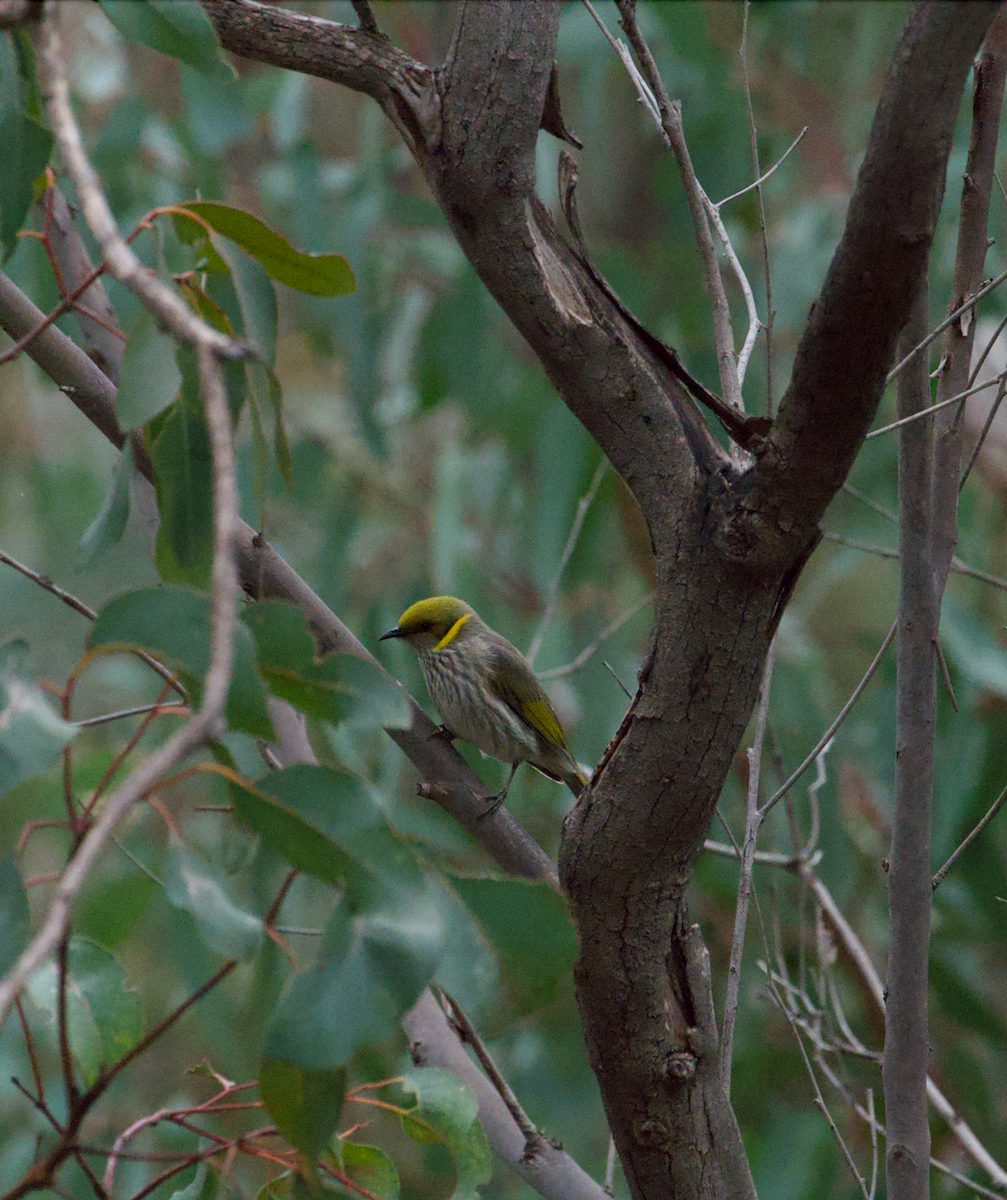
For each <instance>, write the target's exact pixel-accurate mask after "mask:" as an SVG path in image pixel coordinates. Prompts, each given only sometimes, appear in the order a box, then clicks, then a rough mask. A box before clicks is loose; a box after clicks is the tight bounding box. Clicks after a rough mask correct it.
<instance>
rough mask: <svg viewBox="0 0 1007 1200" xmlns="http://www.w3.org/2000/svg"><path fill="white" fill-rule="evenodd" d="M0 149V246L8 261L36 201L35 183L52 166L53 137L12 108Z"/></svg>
mask: <svg viewBox="0 0 1007 1200" xmlns="http://www.w3.org/2000/svg"><path fill="white" fill-rule="evenodd" d="M0 146H2V147H3V154H4V163H3V170H2V171H0V246H2V248H3V261H4V262H6V261H7V259H9V258H10V256H11V255H12V254H13V253H14V251H15V249H16V248H17V243H18V236H17V235H18V233H19V232H20V231H21V228H22V226H23V225H24V222H25V217H26V216H27V215H28V209H29V208H31V205H32V201H33V200H34V199H35V191H34V184H35V180H36V179H38V177H39V175H41V174H42V172H43V171H44V170H45V169H46V167H47V166H48V164H49V156H50V155H51V154H52V134H51V133H50V132H49V130H48V129H43V127H42V126H41V125H39V124H37V123H36V122H35V121H33V120H32V119H31V118H30V117H27V116H25V114H24V113H22V112H20V111H19V110H18V109H17V108H15V107H13V106H10V107H8V108H7V110H6V112H4V113H3V114H2V115H0Z"/></svg>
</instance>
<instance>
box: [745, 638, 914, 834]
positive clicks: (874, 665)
mask: <svg viewBox="0 0 1007 1200" xmlns="http://www.w3.org/2000/svg"><path fill="white" fill-rule="evenodd" d="M895 630H896V626H895V625H892V627H891V629H889V631H888V634H887V636H886V637H885V640H884V641H883V642H882V643H881V647H880V649H879V650H878V652H877V654H875V656H874V658H873V660H872V661H871V665H870V666H869V667H868V668H867V670H866V671H865V672H864V677H863V678H862V679H861V680H860V682H859V683H858V684H857V686H856V687H855V688H854V689H853V693H852V695H851V696H850V698H849V700H847V701H846V703H845V704H844V705H843V707H842V708H841V709H840V710H839V713H838V715H837V716H836V719H835V720H834V721H833V722H832V724H831V725H830V726H829V727H828V729H826V731H825V732H824V733H823V734H822V736H821V737H820V738H819V739H818V742H817V743H816V744H815V748H814V750H812V751H811V753H810V754H809V755H808V756H807V758H805V759H804V761H803V762H802V763H801V765H800V766H799V767H798V768H797V770H796V771H794V772H793V774H792V775H791V776H790V778H789V779H787V780H786V782H785V783H783V784H781V785H780V787H779V788H777V790H776V791H775V792H774V793H773V794H772V796H770V797H769V799H768V800H767V801H766V803H765V804H764V805H763V806H762V809H761V810H760V811H761V812H762V813H763V814H765V813H768V812H769V810H770V809H771V808H772V807H773V805H774V804H776V803H777V802H778V801H779V800H781V799H782V798H783V797H784V796H785V795H786V794H787V792H789V791H790V789H791V788H792V787H793V786H794V784H795V783H796V782H797V781H798V779H800V778H801V776H802V775H803V774H804V772H805V771H806V770H807V769H808V767H810V766H811V764H812V763H813V762H814V761H815V759H816V758H817V757H818V756H819V754H821V752H822V749H823V748H824V747H825V745H826V744H827V743H828V742H830V741H831V740H832V737H833V735H834V734H835V732H836V730H837V729H838V728H839V726H840V725H842V723H843V722H844V721H845V720H846V718H847V717H848V716H849V714H850V711H851V710H852V708H853V706H854V705H855V704H856V702H857V701H858V700H859V699H860V697H861V696H862V695H863V692H864V688H866V687H867V685H868V684H869V683H870V682H871V680H872V679H873V678H874V672H875V671H876V670H877V669H878V667H879V666H880V665H881V660H882V658H884V656H885V651H886V650H887V649H888V647H889V646H890V645H891V644H892V642H893V641H894V639H895Z"/></svg>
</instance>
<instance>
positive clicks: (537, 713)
mask: <svg viewBox="0 0 1007 1200" xmlns="http://www.w3.org/2000/svg"><path fill="white" fill-rule="evenodd" d="M512 653H513V651H512ZM491 671H492V678H493V684H494V689H495V691H496V693H497V695H498V696H499V697H500V698H501V699H502V700H503V702H504V703H505V704H506V705H507V707H508V708H509V709H511V711H512V712H514V713H515V714H516V715H517V716H518V717H519V718H520V719H521V720H522V721H524V723H525V724H526V725H530V726H531V728H532V729H534V730H535V732H536V733H537V734H538V736H539V737H540V738H542V739H543V740H544V741H546V742H547V743H548V744H549V745H551V746H561V747H562V748H563V749H564V750H565V749H566V739H565V738H564V736H563V727H562V726H561V725H560V723H559V720H558V718H557V716H556V714H555V713H554V712H553V711H552V705H551V704H550V703H549V697H548V696H547V695H546V694H545V692H544V691H543V689H542V685H541V684H540V683H539V681H538V680H537V679H536V678H535V676H534V674H533V673H532V670H531V668H530V667H529V666H527V665H526V664H525V663H521V664H520V665H518V664H516V663H513V662H512V661H511V660H510V657H509V655H508V654H506V653H505V652H503V651H500V650H498V651H497V652H496V653H495V655H494V659H493V666H492V668H491Z"/></svg>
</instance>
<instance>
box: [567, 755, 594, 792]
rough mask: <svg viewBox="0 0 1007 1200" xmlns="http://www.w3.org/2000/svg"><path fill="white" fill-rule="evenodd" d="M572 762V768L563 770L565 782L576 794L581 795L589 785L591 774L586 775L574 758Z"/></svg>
mask: <svg viewBox="0 0 1007 1200" xmlns="http://www.w3.org/2000/svg"><path fill="white" fill-rule="evenodd" d="M571 762H572V764H573V765H572V767H571V769H570V770H568V771H564V772H563V782H564V783H565V784H566V786H567V787H568V788H569V789H570V791H571V792H573V794H574V795H575V796H579V795H580V794H581V792H582V791H583V790H584V789H585V788H586V787H587V785H588V782H589V779H590V776H589V775H585V774H584V772H583V770H582V769H581V768H580V766H578V764H577V763H575V762H573V760H572V759H571Z"/></svg>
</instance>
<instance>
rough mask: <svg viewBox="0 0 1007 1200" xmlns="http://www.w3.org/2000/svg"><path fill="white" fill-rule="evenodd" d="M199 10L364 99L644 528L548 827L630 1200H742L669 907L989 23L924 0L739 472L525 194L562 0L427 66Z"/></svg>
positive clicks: (739, 724)
mask: <svg viewBox="0 0 1007 1200" xmlns="http://www.w3.org/2000/svg"><path fill="white" fill-rule="evenodd" d="M203 2H204V5H205V7H206V9H207V11H208V12H209V13H210V15H211V16H212V18H213V20H214V22H215V24H216V26H217V29H218V31H219V33H220V36H221V39H222V41H223V43H224V45H225V47H227V48H228V49H229V50H231V51H233V52H234V53H237V54H242V55H246V56H248V57H251V58H256V59H260V60H262V61H266V62H271V63H274V64H277V65H280V66H284V67H289V68H292V69H295V70H302V71H308V72H310V73H312V74H316V75H320V76H323V77H325V78H328V79H332V80H334V81H336V82H340V83H343V84H345V85H347V86H349V87H353V88H356V89H357V90H360V91H363V92H366V93H367V94H369V95H371V96H372V97H373V98H374V99H375V100H377V101H378V103H379V104H381V106H382V108H383V110H384V111H385V112H386V114H387V115H388V116H389V118H390V119H391V120H392V122H393V123H394V125H395V126H396V128H397V129H398V130H399V132H400V133H401V135H402V136H403V138H404V140H405V141H406V143H407V145H408V146H409V147H410V149H411V150H412V152H413V154H414V155H415V157H416V159H417V161H418V162H419V164H420V165H421V167H422V169H423V170H424V173H425V175H426V178H427V180H428V181H429V183H430V186H431V188H432V189H433V191H434V194H435V196H436V198H437V200H438V201H439V203H440V204H441V206H442V208H443V210H444V212H445V213H446V215H447V217H448V220H449V221H450V223H451V227H452V229H453V230H454V232H455V234H456V235H457V238H458V241H459V243H460V244H461V246H462V248H463V250H464V251H465V253H466V254H467V255H468V257H469V259H470V260H471V262H472V264H473V266H474V267H475V269H476V270H477V271H478V273H479V275H480V277H481V278H482V280H483V281H484V283H485V284H486V286H487V287H488V288H489V290H490V291H491V292H492V293H493V295H494V296H495V297H496V299H497V300H498V301H499V303H500V304H501V306H502V307H503V309H504V310H505V312H506V313H507V314H508V316H509V317H510V319H511V320H512V321H513V322H514V324H515V325H516V326H517V328H518V329H519V330H520V331H521V333H522V334H523V335H524V337H525V338H526V339H527V341H528V343H529V345H530V346H531V347H532V349H533V350H534V352H535V353H536V354H537V355H538V357H539V359H540V361H541V362H542V365H543V367H544V369H545V370H546V372H547V373H548V375H549V377H550V379H551V380H552V382H553V383H554V385H555V386H556V388H557V390H558V392H559V393H560V395H561V396H562V398H563V400H564V401H565V402H566V403H567V404H568V405H569V407H570V409H571V410H572V411H573V412H574V413H575V414H576V415H577V417H579V419H580V420H581V421H582V422H583V424H584V425H585V426H586V428H587V429H588V430H589V431H590V432H591V433H592V435H593V436H594V437H595V438H596V439H597V441H598V443H599V445H600V446H601V448H602V449H603V451H604V452H605V454H606V455H607V456H608V458H609V459H610V461H611V462H612V464H613V465H614V466H615V467H616V469H617V470H618V471H619V473H620V474H621V475H622V477H623V478H624V479H625V481H626V483H627V484H628V485H629V487H630V488H631V490H632V491H633V494H634V495H635V497H636V499H637V501H638V502H639V504H640V507H641V509H642V511H643V513H644V515H645V517H646V519H647V521H648V523H649V526H650V532H651V536H652V539H653V544H654V550H655V554H656V560H657V581H658V599H657V603H656V614H655V625H654V634H653V643H652V647H651V650H650V654H649V656H648V658H647V661H646V664H645V667H644V669H643V671H642V672H641V676H640V681H639V689H638V691H637V694H636V696H635V698H634V700H633V702H632V704H631V706H630V709H629V711H628V713H627V714H626V718H625V720H624V721H623V723H622V725H621V727H620V728H619V730H618V731H617V733H616V734H615V737H614V738H613V740H612V743H611V745H610V747H609V749H608V751H607V752H606V755H605V757H604V760H603V762H602V763H601V764H600V766H599V768H598V770H597V772H596V774H595V777H594V781H593V783H592V786H591V787H590V788H589V789H588V790H587V791H586V792H585V794H584V795H583V796H582V797H581V800H580V802H579V803H578V805H577V807H576V809H575V810H574V812H573V813H572V814H571V816H570V819H569V820H568V822H567V825H566V828H565V831H564V839H563V851H562V861H561V872H562V879H563V883H564V886H565V888H566V890H567V892H568V894H569V896H570V900H571V904H572V908H573V913H574V916H575V919H576V921H577V925H578V929H579V931H580V937H581V945H582V952H581V958H580V963H579V966H578V970H577V989H578V997H579V1002H580V1006H581V1011H582V1014H583V1020H584V1030H585V1037H586V1040H587V1045H588V1053H589V1055H590V1057H591V1062H592V1064H593V1066H594V1068H595V1071H596V1073H597V1076H598V1080H599V1083H600V1086H601V1091H602V1095H603V1098H604V1101H605V1106H606V1110H607V1113H608V1117H609V1121H610V1123H611V1128H612V1132H613V1135H614V1137H615V1140H616V1144H617V1146H618V1150H619V1154H620V1156H621V1158H622V1162H623V1164H624V1167H625V1171H626V1175H627V1178H628V1180H629V1183H630V1187H631V1188H632V1191H633V1194H634V1195H635V1196H637V1197H645V1198H647V1200H651V1198H653V1200H656V1198H657V1197H661V1198H662V1200H663V1198H664V1197H667V1196H670V1195H674V1196H676V1197H731V1198H732V1200H734V1198H737V1197H744V1196H750V1195H753V1194H754V1191H753V1187H752V1183H751V1177H750V1174H749V1172H748V1168H747V1164H746V1161H745V1157H744V1153H743V1149H742V1146H741V1140H740V1137H739V1134H738V1130H737V1126H736V1123H735V1121H734V1116H733V1113H732V1111H731V1108H730V1105H729V1103H728V1101H727V1099H726V1097H725V1096H724V1094H723V1090H722V1088H721V1086H720V1082H719V1076H718V1074H717V1070H716V1053H715V1044H714V1032H713V1021H712V1010H711V1005H710V996H709V980H708V973H707V971H706V969H705V959H704V954H703V951H702V947H701V945H699V944H698V939H697V937H696V935H695V934H694V933H692V932H690V931H689V927H688V923H687V920H686V917H685V913H684V909H683V895H684V891H685V888H686V885H687V883H688V881H689V878H690V875H691V872H692V867H693V863H694V861H695V858H696V855H697V853H698V851H699V847H700V845H701V842H702V838H703V835H704V832H705V830H706V826H707V824H708V822H709V820H710V817H711V815H712V812H713V807H714V805H715V803H716V800H717V797H718V794H719V792H720V788H721V785H722V783H723V781H724V778H725V776H726V774H727V771H728V769H729V767H730V764H731V762H732V759H733V755H734V753H735V750H736V748H737V745H738V742H739V740H740V738H741V736H742V733H743V731H744V728H745V725H746V723H747V721H748V717H749V714H750V711H751V708H752V705H753V703H754V700H755V697H756V693H757V689H758V684H759V679H760V675H761V672H762V667H763V662H764V658H765V654H766V650H767V647H768V645H769V641H770V638H771V636H772V632H773V630H774V628H775V624H776V621H777V620H778V618H779V615H780V612H781V611H782V607H783V606H784V605H785V603H786V600H787V597H788V596H789V594H790V590H791V589H792V587H793V584H794V582H795V580H796V577H797V575H798V574H799V572H800V569H801V567H802V566H803V564H804V562H805V561H806V560H807V557H808V555H809V554H810V553H811V551H812V550H813V548H814V546H815V544H816V542H817V539H818V529H817V526H818V521H819V519H820V517H821V516H822V514H823V512H824V510H825V508H826V506H827V505H828V503H829V501H830V500H831V498H832V497H833V495H834V494H835V492H836V490H837V489H838V488H839V486H840V485H841V483H842V482H843V480H844V478H845V476H846V473H847V471H848V469H849V467H850V464H851V462H852V461H853V458H854V456H855V454H856V452H857V450H858V448H859V446H860V444H861V442H862V440H863V436H864V434H865V433H866V431H867V428H868V426H869V424H870V422H871V419H872V417H873V415H874V413H875V410H876V407H877V404H878V401H879V399H880V396H881V392H882V389H883V385H884V376H885V372H886V370H887V369H888V368H889V367H890V365H891V361H892V356H893V352H894V348H895V346H896V341H897V338H898V336H899V332H900V330H901V329H902V327H903V326H904V324H905V322H906V319H907V316H908V313H909V307H910V304H911V302H912V298H913V296H914V295H915V294H916V291H917V288H918V284H919V281H920V279H921V277H922V275H923V272H924V269H925V264H926V260H927V255H928V252H929V248H930V243H931V240H932V237H933V232H934V228H935V223H936V219H937V214H938V211H939V209H940V204H941V199H942V196H943V191H944V178H945V170H946V165H947V156H948V152H949V149H950V145H951V137H952V132H953V129H954V124H955V119H956V116H957V113H958V108H959V103H960V99H961V94H962V90H963V87H964V83H965V79H966V76H967V74H968V70H969V67H970V66H971V63H972V59H973V56H974V55H975V53H976V51H977V50H978V48H979V45H980V43H981V42H982V39H983V36H984V33H985V30H986V28H987V26H988V24H989V22H990V20H991V19H992V17H993V14H994V12H995V11H996V7H997V6H996V4H994V3H965V4H947V3H932V4H926V5H923V6H921V7H919V8H916V9H914V10H913V13H912V15H911V16H910V19H909V21H908V23H907V26H906V29H905V31H904V33H903V36H902V38H901V40H900V43H899V46H898V48H897V50H896V52H895V56H894V60H893V63H892V67H891V69H890V71H889V74H888V77H887V79H886V82H885V85H884V89H883V93H882V97H881V101H880V103H879V106H878V111H877V114H876V117H875V121H874V126H873V128H872V131H871V136H870V140H869V144H868V146H867V151H866V156H865V158H864V161H863V165H862V167H861V170H860V174H859V176H858V180H857V184H856V189H855V192H854V195H853V197H852V199H851V202H850V208H849V213H848V217H847V222H846V228H845V230H844V233H843V237H842V240H841V242H840V245H839V247H838V248H837V250H836V253H835V256H834V258H833V262H832V265H831V267H830V269H829V273H828V277H827V279H826V282H825V285H824V287H823V289H822V293H821V295H820V297H819V299H818V301H817V302H816V304H815V306H814V308H813V310H812V313H811V316H810V319H809V322H808V326H807V329H806V331H805V334H804V336H803V338H802V340H801V343H800V347H799V350H798V355H797V360H796V363H795V367H794V373H793V378H792V380H791V383H790V386H789V388H788V389H787V392H786V394H785V396H784V398H783V402H782V404H781V407H780V411H779V414H778V415H777V417H776V419H775V421H774V422H773V425H772V429H771V430H770V431H769V433H768V436H766V437H765V439H764V440H763V441H761V442H760V443H758V444H757V445H756V446H755V447H754V451H755V452H754V453H753V454H752V455H751V456H750V457H749V459H748V460H747V461H746V462H745V463H743V465H742V466H741V467H738V466H735V465H734V464H732V462H731V461H730V459H729V457H728V456H727V455H726V454H725V453H724V452H723V450H722V449H721V448H720V447H719V446H718V444H717V442H716V440H715V439H714V437H713V436H712V434H711V433H710V432H709V429H708V426H707V424H706V421H705V419H704V418H703V417H701V416H700V414H699V411H698V409H697V408H696V407H695V405H694V403H693V401H692V400H691V399H690V397H689V394H688V392H687V391H686V390H685V387H684V386H683V383H682V382H681V376H680V373H679V372H677V371H676V370H675V369H674V366H673V363H672V360H670V359H669V357H668V356H667V355H662V354H660V353H659V352H657V351H656V350H655V347H654V345H653V343H652V341H651V340H649V339H648V338H647V337H646V336H645V335H643V334H642V333H641V331H640V330H639V329H638V327H636V326H635V325H634V323H633V322H632V320H631V319H629V318H628V317H627V315H626V314H625V313H624V312H623V311H622V310H621V309H620V307H619V306H618V305H617V304H616V303H615V302H614V300H613V298H612V297H611V296H610V295H609V294H608V293H607V292H606V290H605V289H604V287H602V286H601V285H600V284H599V282H598V280H597V279H596V278H595V276H594V274H593V273H592V272H591V271H590V270H589V269H588V268H587V266H586V265H585V263H584V261H583V259H582V257H581V256H580V255H579V254H578V252H577V251H576V250H575V249H574V248H573V247H572V245H571V244H570V243H569V242H568V241H567V240H566V239H565V238H564V237H563V236H562V235H561V234H560V233H559V231H558V229H557V228H556V226H555V224H554V222H553V221H552V219H551V218H550V216H549V214H548V213H547V212H546V211H545V210H544V209H543V208H542V206H541V205H540V204H539V203H538V201H537V200H536V199H535V196H534V149H535V142H536V138H537V136H538V132H539V128H540V125H541V123H542V118H543V109H544V106H545V100H546V95H547V90H548V85H549V80H550V73H551V70H552V63H553V58H554V53H555V41H556V30H557V25H558V21H559V6H558V3H556V0H521V2H520V3H516V2H512V0H476V2H474V3H468V4H465V5H463V6H462V8H461V11H460V15H459V20H458V26H457V30H456V33H455V37H454V41H453V44H452V47H451V51H450V53H449V56H448V59H447V61H446V63H445V64H444V65H443V67H441V68H439V69H438V70H436V71H434V70H431V69H430V68H429V67H427V66H425V65H423V64H419V63H415V62H413V61H412V60H411V59H409V57H408V56H407V55H405V54H403V53H402V52H401V51H399V50H397V49H395V48H394V47H393V46H392V45H391V43H390V42H389V41H388V40H387V39H386V38H384V37H383V36H381V35H380V34H375V33H373V32H370V31H367V30H361V29H351V28H349V27H346V26H336V25H332V24H331V23H329V22H323V21H319V20H316V19H313V18H310V17H303V16H297V15H294V14H291V13H286V12H284V11H283V10H280V9H277V8H264V7H262V6H259V5H255V4H253V3H251V2H250V0H203ZM686 116H687V114H686Z"/></svg>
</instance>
